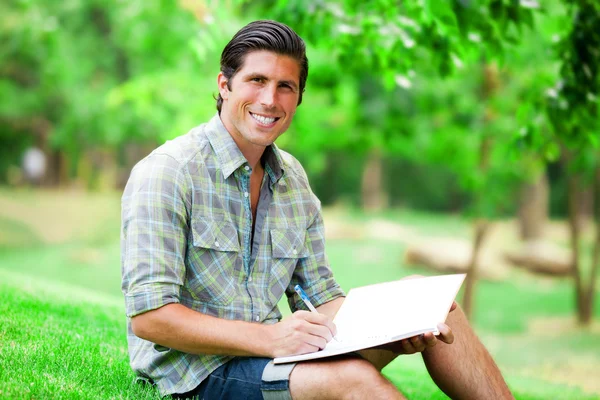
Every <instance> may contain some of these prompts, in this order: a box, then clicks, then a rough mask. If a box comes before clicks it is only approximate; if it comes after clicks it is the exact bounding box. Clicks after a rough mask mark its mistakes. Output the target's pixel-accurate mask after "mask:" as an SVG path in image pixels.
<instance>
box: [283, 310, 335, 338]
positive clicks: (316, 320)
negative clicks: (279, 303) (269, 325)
mask: <svg viewBox="0 0 600 400" xmlns="http://www.w3.org/2000/svg"><path fill="white" fill-rule="evenodd" d="M293 315H294V317H296V318H299V319H303V320H305V321H308V322H310V323H311V324H315V325H323V326H325V327H327V329H329V332H330V336H332V337H333V336H335V335H336V334H337V328H336V326H335V324H334V323H333V321H332V320H331V318H329V317H328V316H327V315H325V314H320V313H315V312H310V311H304V310H299V311H296V312H295V313H294V314H293Z"/></svg>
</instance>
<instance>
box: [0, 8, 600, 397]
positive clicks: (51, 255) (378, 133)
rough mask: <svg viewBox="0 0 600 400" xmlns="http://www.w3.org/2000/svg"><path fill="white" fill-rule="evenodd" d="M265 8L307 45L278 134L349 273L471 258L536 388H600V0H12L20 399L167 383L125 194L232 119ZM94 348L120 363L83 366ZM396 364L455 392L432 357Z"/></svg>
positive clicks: (523, 383)
mask: <svg viewBox="0 0 600 400" xmlns="http://www.w3.org/2000/svg"><path fill="white" fill-rule="evenodd" d="M255 19H275V20H278V21H281V22H284V23H287V24H288V25H290V26H291V27H292V28H293V29H295V30H296V31H297V32H298V33H299V34H300V36H302V37H303V38H304V39H305V41H306V43H307V46H308V50H307V53H308V58H309V62H310V69H309V78H308V82H307V87H306V92H305V95H304V99H303V103H302V105H301V106H300V107H299V108H298V112H297V114H296V118H295V120H294V122H293V124H292V126H291V128H290V129H289V131H288V132H287V133H286V134H285V135H283V136H282V137H281V138H280V139H279V140H278V142H277V143H278V145H279V146H280V147H281V148H283V149H285V150H287V151H289V152H291V153H292V154H293V155H295V156H296V157H297V158H298V159H299V160H300V161H301V162H302V163H303V165H304V167H305V169H306V170H307V173H308V175H309V178H310V181H311V185H312V187H313V190H314V191H315V193H316V194H317V196H318V197H319V198H320V199H321V201H322V203H323V207H324V215H325V221H326V233H327V242H328V254H329V258H330V261H331V264H332V266H333V268H334V271H335V274H336V276H337V277H338V280H339V281H340V283H341V284H342V286H343V287H344V288H345V289H346V290H347V289H350V288H352V287H355V286H362V285H365V284H369V283H375V282H381V281H386V280H393V279H399V278H401V277H403V276H405V275H408V274H414V273H419V274H425V275H429V274H439V273H450V272H468V279H467V281H466V283H465V285H464V287H463V291H462V292H461V294H460V296H459V299H460V303H461V305H462V306H463V308H464V309H465V311H466V312H467V313H468V315H469V317H470V319H471V321H472V322H473V324H474V326H475V328H476V330H477V332H478V333H479V334H480V336H481V338H482V341H483V342H484V343H485V344H486V345H487V346H488V348H489V349H490V351H491V352H492V354H493V355H494V357H496V359H497V361H498V363H499V365H500V367H501V369H502V371H503V372H504V374H505V375H506V378H507V381H508V383H509V385H510V386H511V388H512V389H513V391H514V392H515V395H516V397H517V398H524V399H538V398H540V399H541V398H572V399H584V398H585V399H588V398H589V399H592V398H600V383H599V382H600V379H598V373H597V371H598V369H599V368H600V323H599V322H598V318H599V317H600V311H599V307H600V300H598V297H597V296H596V284H597V281H598V277H597V270H598V264H600V224H599V223H598V221H599V218H600V131H599V129H598V128H599V124H598V109H599V108H598V95H599V93H598V92H599V90H600V78H599V69H600V5H598V4H597V2H596V1H595V0H548V1H545V2H543V3H542V2H538V1H537V0H520V1H518V0H482V1H474V0H453V1H439V0H430V1H428V0H421V1H416V2H399V1H390V0H371V1H355V0H336V1H333V0H332V1H324V0H305V1H299V0H258V1H252V2H248V1H241V0H237V1H236V0H224V1H203V0H177V1H166V0H164V1H163V0H158V1H155V2H147V1H141V0H129V1H122V0H109V1H106V0H104V1H99V0H63V1H60V2H58V1H48V0H46V1H44V0H5V1H3V2H2V3H1V4H0V43H1V47H0V99H1V102H0V276H1V277H2V279H0V292H1V293H3V296H4V297H6V298H7V299H9V301H6V302H4V303H0V304H1V305H0V314H1V315H0V397H3V396H4V397H7V398H13V397H14V398H21V397H23V398H32V397H36V398H58V397H65V398H79V394H81V393H80V392H78V390H79V391H81V388H82V387H83V388H84V389H86V388H87V389H88V390H90V391H93V392H94V393H96V394H97V396H96V394H94V395H93V396H89V397H90V398H92V397H94V398H95V397H98V398H141V397H143V396H149V397H152V396H154V394H153V393H154V392H152V391H151V390H150V391H147V390H145V389H140V388H139V387H137V386H136V385H135V384H132V383H131V379H132V374H131V372H130V370H129V369H128V365H127V362H128V360H127V353H126V342H125V335H124V329H125V328H124V326H125V325H124V324H125V318H124V315H123V306H122V296H121V293H120V261H119V252H120V248H119V223H120V221H119V219H120V215H119V212H120V195H121V192H122V189H123V187H124V185H125V183H126V182H127V179H128V176H129V172H130V170H131V168H132V167H133V165H135V163H136V162H138V161H139V160H140V159H142V158H143V157H145V156H146V155H147V154H148V153H149V152H150V151H152V150H153V149H154V148H156V147H157V146H159V145H161V144H162V143H164V142H165V141H166V140H169V139H172V138H175V137H177V136H179V135H181V134H184V133H186V132H187V131H188V130H189V129H191V128H192V127H194V126H197V125H199V124H201V123H203V122H205V121H207V120H208V119H210V118H211V117H212V116H213V115H214V114H215V112H216V108H215V100H214V96H215V95H216V94H217V87H216V76H217V74H218V72H219V57H220V53H221V51H222V49H223V47H224V46H225V44H226V43H227V42H228V41H229V40H230V38H231V37H232V36H233V34H234V33H235V32H236V31H237V30H238V29H240V28H241V27H242V26H244V25H245V24H246V23H248V22H250V21H252V20H255ZM286 308H287V307H286ZM23 326H27V327H28V328H27V329H25V330H24V329H22V328H23ZM73 332H78V333H76V335H80V336H81V337H83V338H86V339H87V340H86V341H85V343H83V342H81V343H80V342H77V341H75V342H76V343H79V344H74V341H73V338H72V334H73ZM107 343H108V345H106V344H107ZM56 346H59V348H63V349H70V350H69V351H67V352H64V351H63V352H60V351H56V352H55V351H54V350H56V348H57V347H56ZM61 346H62V347H61ZM49 351H50V353H49ZM49 354H52V355H49ZM19 360H21V362H19ZM23 360H24V361H25V362H22V361H23ZM107 360H110V363H109V365H107V362H108V361H107ZM82 361H85V363H87V364H89V365H90V366H92V367H93V368H92V370H93V371H96V370H102V371H104V372H103V373H104V374H105V375H103V376H102V377H101V378H99V379H98V380H93V381H88V380H85V379H83V378H81V377H79V378H77V377H78V376H79V375H78V374H81V376H89V374H90V373H92V374H95V373H96V372H90V371H87V372H86V371H85V370H79V369H77V368H75V369H74V370H73V369H69V368H66V369H65V368H64V366H65V363H66V364H67V365H71V364H73V363H75V364H79V363H80V362H82ZM49 366H50V367H49ZM2 367H4V368H2ZM47 368H50V370H47ZM42 369H46V371H47V372H46V373H44V374H41V373H40V371H41V370H42ZM2 371H3V372H2ZM48 371H49V372H48ZM65 371H70V372H68V373H67V372H65ZM86 374H88V375H86ZM386 374H387V375H388V377H389V378H390V379H392V381H393V382H394V383H396V384H397V385H398V386H399V387H400V388H402V390H403V391H404V393H405V394H406V395H408V396H409V398H416V399H419V398H423V399H428V398H445V397H444V395H443V394H442V393H441V392H440V391H439V390H438V389H437V388H436V387H435V386H434V385H433V383H432V382H431V380H430V378H428V376H427V373H426V371H425V370H424V367H423V366H422V364H421V363H420V360H419V357H418V356H416V357H401V359H400V360H397V361H395V362H394V363H393V364H392V365H391V366H390V367H388V368H387V369H386ZM74 376H75V377H74ZM3 377H4V378H6V379H3ZM14 377H19V379H16V378H14ZM82 379H83V381H82ZM73 380H76V381H78V382H80V385H79V386H78V387H73V385H72V384H71V383H72V382H73ZM111 387H112V388H111ZM85 393H89V392H85ZM98 393H99V394H98ZM83 397H88V396H83Z"/></svg>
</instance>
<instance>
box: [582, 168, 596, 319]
mask: <svg viewBox="0 0 600 400" xmlns="http://www.w3.org/2000/svg"><path fill="white" fill-rule="evenodd" d="M599 161H600V160H599ZM592 195H593V196H594V198H593V200H595V201H594V204H595V208H596V210H595V213H592V215H593V216H594V219H593V221H594V223H595V227H596V238H595V240H594V249H593V254H592V268H591V270H590V282H589V284H588V288H587V291H586V294H585V297H584V299H583V305H582V307H581V315H580V318H579V321H580V322H581V324H583V325H589V324H590V322H591V321H592V317H593V315H594V297H595V295H596V279H597V276H598V268H599V265H600V165H597V166H596V174H595V177H594V188H593V191H592Z"/></svg>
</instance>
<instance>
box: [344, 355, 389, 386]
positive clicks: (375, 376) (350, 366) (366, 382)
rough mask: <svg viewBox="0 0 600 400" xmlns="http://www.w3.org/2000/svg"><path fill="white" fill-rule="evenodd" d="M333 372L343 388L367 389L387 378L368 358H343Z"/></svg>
mask: <svg viewBox="0 0 600 400" xmlns="http://www.w3.org/2000/svg"><path fill="white" fill-rule="evenodd" d="M332 372H334V373H335V375H336V376H335V378H334V379H336V380H337V381H338V382H340V385H341V386H342V387H343V388H346V389H349V388H352V389H367V388H372V387H376V386H379V385H381V383H382V382H384V381H385V378H384V377H383V376H382V375H381V373H380V372H379V371H378V370H377V368H375V366H374V365H373V364H371V363H370V362H369V361H367V360H363V359H359V358H357V359H349V360H343V361H342V362H340V363H339V365H337V368H335V369H334V370H333V371H332Z"/></svg>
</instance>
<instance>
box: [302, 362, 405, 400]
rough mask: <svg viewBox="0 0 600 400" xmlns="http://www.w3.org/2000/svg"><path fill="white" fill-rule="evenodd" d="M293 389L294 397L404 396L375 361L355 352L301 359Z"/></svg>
mask: <svg viewBox="0 0 600 400" xmlns="http://www.w3.org/2000/svg"><path fill="white" fill-rule="evenodd" d="M290 392H291V395H292V397H293V399H294V400H305V399H340V398H346V397H351V398H357V399H363V398H364V399H366V398H368V399H401V398H403V397H402V396H401V394H400V393H399V391H398V390H397V388H395V387H394V386H393V385H392V384H391V383H390V382H389V381H388V380H387V379H385V378H384V377H383V376H382V375H381V373H380V372H379V371H378V370H377V368H375V366H374V365H373V364H371V363H370V362H369V361H368V360H366V359H364V358H362V357H360V356H358V355H354V354H349V355H346V356H339V357H331V358H327V359H321V360H315V361H310V362H302V363H299V364H298V365H297V366H296V367H295V368H294V370H293V371H292V373H291V376H290Z"/></svg>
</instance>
